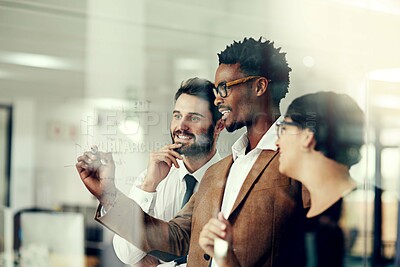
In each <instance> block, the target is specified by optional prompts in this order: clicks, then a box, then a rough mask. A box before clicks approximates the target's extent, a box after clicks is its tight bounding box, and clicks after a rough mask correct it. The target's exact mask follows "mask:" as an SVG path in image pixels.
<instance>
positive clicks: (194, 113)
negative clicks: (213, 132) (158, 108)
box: [172, 110, 205, 118]
mask: <svg viewBox="0 0 400 267" xmlns="http://www.w3.org/2000/svg"><path fill="white" fill-rule="evenodd" d="M172 113H173V114H174V113H181V112H180V111H179V110H173V111H172ZM188 114H189V115H196V116H200V117H203V118H205V116H204V115H203V114H200V113H197V112H189V113H188Z"/></svg>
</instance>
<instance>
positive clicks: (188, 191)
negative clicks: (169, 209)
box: [182, 174, 197, 208]
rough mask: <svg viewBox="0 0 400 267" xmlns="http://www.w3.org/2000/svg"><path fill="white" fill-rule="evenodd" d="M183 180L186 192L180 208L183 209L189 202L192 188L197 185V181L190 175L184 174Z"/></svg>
mask: <svg viewBox="0 0 400 267" xmlns="http://www.w3.org/2000/svg"><path fill="white" fill-rule="evenodd" d="M183 179H185V182H186V192H185V195H184V196H183V201H182V208H183V206H185V205H186V203H187V202H188V201H189V199H190V197H191V196H192V195H193V190H194V187H195V186H196V184H197V180H196V179H195V178H194V177H193V176H192V175H190V174H186V175H185V177H184V178H183Z"/></svg>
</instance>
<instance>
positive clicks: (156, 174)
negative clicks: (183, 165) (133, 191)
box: [141, 144, 183, 192]
mask: <svg viewBox="0 0 400 267" xmlns="http://www.w3.org/2000/svg"><path fill="white" fill-rule="evenodd" d="M180 147H182V144H170V145H166V146H164V147H163V148H162V149H161V150H160V151H157V152H152V153H151V154H150V159H149V163H148V165H147V174H146V177H145V179H144V181H143V183H142V185H141V189H142V190H144V191H147V192H155V191H156V188H157V186H158V184H159V183H160V182H161V181H162V180H163V179H164V178H165V177H167V175H168V173H169V171H170V170H171V168H172V166H175V167H176V168H179V164H178V161H177V159H180V160H182V159H183V158H182V156H181V155H180V154H179V153H178V152H176V151H175V149H177V148H180Z"/></svg>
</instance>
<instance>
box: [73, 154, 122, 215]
mask: <svg viewBox="0 0 400 267" xmlns="http://www.w3.org/2000/svg"><path fill="white" fill-rule="evenodd" d="M76 169H77V170H78V173H79V176H80V177H81V180H82V182H83V183H84V185H85V186H86V188H87V189H88V190H89V192H90V193H91V194H92V195H94V196H95V197H96V198H97V199H98V200H99V201H100V203H101V204H102V205H103V206H104V207H105V208H106V209H107V208H108V207H109V206H110V205H112V203H113V202H114V199H115V196H116V193H117V191H118V190H117V188H116V186H115V164H114V160H113V157H112V154H111V153H104V152H100V151H97V148H96V149H94V150H93V149H92V150H91V151H87V152H85V153H84V154H83V155H82V156H79V157H78V163H76Z"/></svg>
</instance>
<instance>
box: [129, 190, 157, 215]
mask: <svg viewBox="0 0 400 267" xmlns="http://www.w3.org/2000/svg"><path fill="white" fill-rule="evenodd" d="M129 196H130V198H131V199H133V200H134V201H135V202H136V203H137V204H138V205H139V206H140V207H141V208H142V210H143V211H144V212H146V213H150V212H151V211H152V210H153V209H154V205H155V202H156V197H157V192H146V191H144V190H142V189H140V188H139V187H136V186H134V187H133V188H132V190H131V192H130V195H129Z"/></svg>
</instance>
